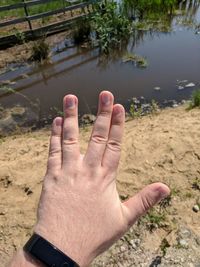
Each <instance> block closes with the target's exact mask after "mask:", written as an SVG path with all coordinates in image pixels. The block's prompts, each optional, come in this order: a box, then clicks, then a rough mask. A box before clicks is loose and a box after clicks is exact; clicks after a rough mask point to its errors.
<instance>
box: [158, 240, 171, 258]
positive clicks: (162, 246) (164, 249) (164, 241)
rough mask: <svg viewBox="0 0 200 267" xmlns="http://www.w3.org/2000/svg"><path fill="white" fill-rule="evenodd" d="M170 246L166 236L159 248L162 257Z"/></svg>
mask: <svg viewBox="0 0 200 267" xmlns="http://www.w3.org/2000/svg"><path fill="white" fill-rule="evenodd" d="M169 247H170V244H169V242H168V241H167V239H166V238H163V239H162V241H161V244H160V250H161V251H162V257H164V256H165V255H166V252H167V248H169Z"/></svg>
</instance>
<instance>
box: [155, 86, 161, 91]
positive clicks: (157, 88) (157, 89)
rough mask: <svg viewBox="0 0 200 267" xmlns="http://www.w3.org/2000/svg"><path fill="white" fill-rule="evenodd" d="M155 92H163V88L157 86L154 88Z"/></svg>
mask: <svg viewBox="0 0 200 267" xmlns="http://www.w3.org/2000/svg"><path fill="white" fill-rule="evenodd" d="M153 89H154V90H155V91H160V90H161V88H160V87H159V86H156V87H154V88H153Z"/></svg>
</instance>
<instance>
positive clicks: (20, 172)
mask: <svg viewBox="0 0 200 267" xmlns="http://www.w3.org/2000/svg"><path fill="white" fill-rule="evenodd" d="M90 130H91V128H90V127H85V128H83V129H82V130H81V147H82V150H83V151H84V150H85V149H86V144H87V140H88V138H89V134H90ZM49 134H50V132H49V130H40V131H37V132H34V133H28V134H23V135H17V136H12V137H7V138H4V139H1V140H0V259H1V264H0V265H1V266H5V264H6V262H7V261H8V259H9V258H10V257H11V255H12V254H13V252H14V251H16V249H17V248H18V247H20V246H22V245H23V244H24V242H25V241H26V240H27V238H28V237H29V236H30V234H31V229H32V226H33V224H34V221H35V211H36V207H37V203H38V199H39V195H40V191H41V186H42V179H43V176H44V174H45V167H46V160H47V155H48V139H49ZM198 179H200V109H194V110H191V111H186V110H185V107H183V106H182V107H178V108H176V109H166V110H163V111H161V113H160V114H158V115H151V116H146V117H143V118H139V119H135V120H131V121H128V122H126V129H125V137H124V142H123V147H122V157H121V163H120V167H119V173H118V179H117V184H118V189H119V192H120V195H121V196H123V197H127V196H129V195H132V194H134V193H135V192H136V191H138V189H140V188H142V187H143V186H144V185H146V184H148V183H150V182H153V181H163V182H165V183H167V184H168V185H169V186H170V188H171V190H172V201H171V205H170V206H169V207H168V208H167V210H166V215H167V218H166V222H165V224H166V225H165V227H158V228H157V229H155V230H154V231H153V232H152V233H150V232H149V231H147V230H146V223H144V224H143V226H142V228H140V227H141V226H140V227H139V226H137V229H135V230H134V229H132V230H131V232H130V233H129V237H130V239H131V238H132V239H133V240H134V238H135V232H134V231H136V232H137V238H139V239H140V242H142V248H143V250H141V253H140V251H139V250H137V248H133V247H132V248H130V246H129V248H128V252H129V253H128V254H127V257H129V258H130V259H131V260H132V264H129V265H128V264H126V263H125V262H128V261H126V260H127V259H126V260H125V259H122V258H120V259H118V256H119V253H118V249H119V248H118V247H114V248H112V249H111V251H110V252H108V253H110V254H108V253H107V254H105V255H103V256H101V257H100V258H99V259H98V260H97V261H96V263H95V264H94V265H95V266H103V265H105V264H106V266H158V265H151V264H150V263H151V261H150V258H151V259H152V257H153V256H154V255H157V254H158V251H159V247H160V243H161V241H162V240H163V238H165V237H166V238H168V237H170V238H169V239H168V240H169V244H170V248H169V249H168V250H169V251H170V249H177V250H176V254H175V259H174V260H173V256H170V255H172V254H173V253H172V252H171V253H172V254H169V255H168V254H167V255H168V258H170V260H171V263H169V265H168V264H167V263H165V264H164V265H161V266H185V267H187V266H189V267H193V266H195V267H196V266H200V255H199V254H200V253H199V251H200V212H197V213H195V212H194V211H193V210H192V207H193V206H194V205H195V204H196V203H197V202H199V203H200V190H199V189H198V188H193V187H194V186H193V187H192V185H193V184H194V182H195V180H196V181H198ZM181 227H186V229H188V231H190V236H191V233H192V236H193V237H194V239H192V241H191V240H189V241H187V242H188V246H189V247H187V249H186V248H184V249H182V248H181V247H180V246H179V247H178V245H177V236H178V230H179V229H180V228H181ZM187 237H188V236H186V238H187ZM195 240H196V242H195ZM126 241H127V240H123V239H122V240H120V242H121V243H120V249H121V250H122V251H124V250H126V245H127V244H128V243H127V242H126ZM198 242H199V243H198ZM129 243H130V242H129ZM152 244H153V246H152ZM127 246H128V245H127ZM124 247H125V248H124ZM140 248H141V246H140ZM178 249H179V250H178ZM144 251H145V253H144ZM177 251H178V252H177ZM156 253H157V254H156ZM178 253H182V254H181V256H180V262H179V261H177V258H178V256H177V255H178ZM188 253H189V256H188ZM147 254H148V257H147ZM120 255H122V253H120ZM137 255H138V256H137ZM131 257H132V258H133V259H132V258H131ZM166 257H167V256H166ZM184 257H186V258H185V259H184ZM111 258H112V259H114V258H115V261H112V262H111ZM137 258H138V263H136V259H137ZM116 259H117V260H116ZM134 260H135V264H134V263H133V261H134ZM165 261H168V262H170V261H169V260H167V258H166V259H165ZM113 262H114V263H113ZM175 262H176V264H175ZM181 262H182V263H181ZM192 264H193V265H192ZM198 264H199V265H198ZM159 266H160V265H159Z"/></svg>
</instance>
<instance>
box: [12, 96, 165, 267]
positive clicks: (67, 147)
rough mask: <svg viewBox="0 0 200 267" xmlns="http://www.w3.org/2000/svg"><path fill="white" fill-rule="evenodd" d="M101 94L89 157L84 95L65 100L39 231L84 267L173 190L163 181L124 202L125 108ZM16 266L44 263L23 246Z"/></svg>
mask: <svg viewBox="0 0 200 267" xmlns="http://www.w3.org/2000/svg"><path fill="white" fill-rule="evenodd" d="M113 103H114V97H113V95H112V94H111V93H110V92H108V91H103V92H101V94H100V96H99V108H98V114H97V119H96V122H95V124H94V127H93V131H92V134H91V138H90V141H89V144H88V149H87V151H86V154H85V155H81V154H80V150H79V141H78V139H79V128H78V99H77V98H76V96H74V95H67V96H65V98H64V100H63V110H64V118H56V119H55V120H54V122H53V125H52V135H51V140H50V151H49V159H48V165H47V172H46V175H45V178H44V183H43V189H42V193H41V198H40V203H39V208H38V220H37V223H36V225H35V228H34V231H35V232H36V233H38V234H40V235H41V236H43V237H44V238H46V239H47V240H48V241H50V242H51V243H53V244H54V245H55V246H57V247H58V248H59V249H60V250H62V251H63V252H64V253H65V254H67V255H68V256H69V257H71V258H72V259H73V260H74V261H76V262H77V263H78V264H79V265H80V266H81V267H85V266H88V265H89V264H90V263H91V262H92V261H93V260H94V258H95V257H97V256H98V255H99V254H100V253H102V252H103V251H105V250H107V249H108V248H109V247H110V246H111V245H112V244H113V243H114V242H115V241H116V240H117V239H119V238H120V237H121V236H122V235H123V234H124V233H125V232H126V231H127V230H128V229H129V228H130V226H132V225H133V224H134V223H135V222H136V220H137V219H138V218H139V217H140V216H142V215H143V214H145V213H146V212H147V210H148V209H149V208H151V207H152V206H153V205H155V204H156V203H157V202H159V201H160V200H161V199H162V198H164V197H166V196H167V195H168V194H169V188H168V187H167V186H166V185H164V184H162V183H154V184H151V185H149V186H147V187H145V188H144V189H143V190H142V191H140V192H139V193H138V194H137V195H135V196H134V197H132V198H130V199H129V200H128V201H126V202H124V203H122V202H121V200H120V198H119V195H118V192H117V189H116V172H117V167H118V164H119V160H120V147H121V141H122V135H123V128H124V121H125V112H124V108H123V106H121V105H119V104H115V105H114V104H113ZM9 266H11V267H19V266H21V267H23V266H26V267H29V266H30V267H32V266H42V265H40V263H38V262H36V261H34V260H33V259H31V258H30V257H29V256H28V255H25V253H24V252H23V251H22V250H21V251H19V252H18V253H17V255H16V256H15V258H14V259H13V261H12V263H11V264H10V265H9Z"/></svg>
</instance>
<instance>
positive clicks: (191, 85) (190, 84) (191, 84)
mask: <svg viewBox="0 0 200 267" xmlns="http://www.w3.org/2000/svg"><path fill="white" fill-rule="evenodd" d="M194 86H195V84H194V83H188V84H186V85H185V87H187V88H188V87H194Z"/></svg>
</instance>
